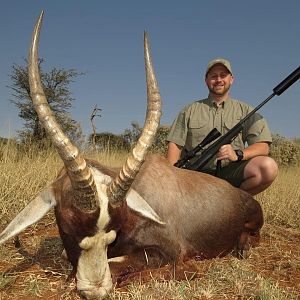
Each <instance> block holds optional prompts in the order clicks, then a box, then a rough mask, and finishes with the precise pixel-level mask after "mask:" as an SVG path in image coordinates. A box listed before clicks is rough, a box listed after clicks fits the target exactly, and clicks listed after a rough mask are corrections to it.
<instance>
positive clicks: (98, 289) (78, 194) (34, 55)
mask: <svg viewBox="0 0 300 300" xmlns="http://www.w3.org/2000/svg"><path fill="white" fill-rule="evenodd" d="M42 19H43V12H42V13H41V14H40V16H39V19H38V21H37V23H36V25H35V28H34V31H33V35H32V42H31V46H30V51H29V59H28V61H29V70H28V72H29V83H30V93H31V99H32V101H33V104H34V108H35V110H36V112H37V114H38V117H39V120H40V122H41V124H42V126H43V127H44V128H45V130H46V131H47V134H48V135H49V137H50V138H51V140H52V142H53V144H54V145H55V147H56V149H57V151H58V153H59V155H60V157H61V159H62V160H63V163H64V169H65V174H66V176H67V177H68V181H69V183H70V187H69V192H71V200H70V201H71V202H72V203H71V205H72V207H75V208H76V211H78V212H79V213H80V214H84V215H87V216H95V217H94V218H95V221H94V223H95V226H94V227H95V230H94V232H93V233H92V234H91V233H89V234H87V235H86V236H83V237H81V238H80V240H78V246H79V247H80V249H81V251H80V255H79V258H78V264H77V273H76V280H77V289H78V290H79V291H80V292H81V294H82V295H83V296H84V297H86V298H87V299H103V298H104V297H105V296H106V295H107V293H108V292H109V291H110V290H111V288H112V279H111V274H110V269H109V265H108V263H109V259H108V258H107V247H108V245H109V244H110V243H112V242H113V241H114V240H115V238H116V234H117V232H116V230H115V229H111V230H110V231H107V225H108V224H109V222H110V219H111V215H112V212H114V211H117V210H118V211H119V210H122V207H123V204H124V202H125V201H127V205H129V206H130V207H131V208H132V209H135V210H137V211H139V212H140V213H142V215H144V216H145V217H146V218H150V219H152V220H154V221H155V222H158V223H162V222H161V221H160V219H159V217H158V216H157V215H156V213H155V212H154V211H153V210H152V209H151V207H149V205H148V204H147V203H146V202H145V201H144V200H143V198H142V197H141V196H139V194H137V192H135V191H134V190H133V189H131V184H132V182H133V181H134V179H135V177H136V175H137V174H138V172H139V169H140V167H141V165H142V164H143V161H144V159H145V156H146V153H147V150H148V148H149V147H150V146H151V144H152V143H153V139H154V136H155V134H156V131H157V128H158V126H159V121H160V116H161V98H160V93H159V89H158V85H157V82H156V78H155V74H154V70H153V66H152V61H151V54H150V47H149V44H148V37H147V33H145V34H144V56H145V69H146V82H147V113H146V119H145V124H144V127H143V132H142V134H141V136H140V138H139V140H138V142H137V144H136V146H135V147H134V148H133V150H132V151H131V153H130V154H129V156H128V158H127V161H126V162H125V164H124V166H123V167H122V168H121V171H120V172H119V174H118V175H117V176H116V177H115V178H112V177H111V176H109V175H107V174H104V173H102V172H101V171H100V170H99V169H96V168H94V167H92V166H91V165H90V164H89V163H88V161H86V160H85V159H84V157H83V156H82V155H81V153H80V151H79V149H78V148H77V147H76V146H75V145H73V144H72V142H71V141H70V140H69V138H68V137H67V136H66V135H65V134H64V132H63V131H62V129H61V127H60V125H59V124H58V123H57V121H56V119H55V117H54V115H53V113H52V112H51V109H50V106H49V104H48V102H47V99H46V97H45V93H44V91H43V86H42V83H41V79H40V74H39V68H38V43H39V35H40V28H41V24H42ZM58 180H59V178H58ZM58 194H59V196H57V195H58ZM62 194H63V191H62V190H60V191H57V187H56V188H55V185H54V184H52V185H50V187H48V188H46V189H45V190H43V191H42V192H41V193H40V194H39V195H38V196H37V197H36V198H35V199H34V200H33V201H32V202H30V203H29V204H28V205H27V206H26V207H25V208H24V209H23V211H22V212H21V213H20V214H19V215H18V216H17V217H16V218H15V219H14V220H13V221H12V222H11V223H10V224H9V225H8V227H7V228H6V229H5V230H4V231H3V232H2V233H1V234H0V243H3V242H5V241H6V240H7V239H9V238H11V237H13V236H14V235H16V234H18V233H19V232H21V231H23V230H24V229H25V228H26V227H28V226H29V225H31V224H33V223H35V222H37V221H38V220H39V219H41V218H42V217H43V216H44V215H45V214H46V212H47V211H49V209H50V208H52V207H54V206H58V205H60V206H61V207H63V206H64V205H65V204H64V202H63V201H64V198H63V196H62ZM68 201H69V200H68ZM57 221H58V220H57Z"/></svg>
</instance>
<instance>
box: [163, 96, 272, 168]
mask: <svg viewBox="0 0 300 300" xmlns="http://www.w3.org/2000/svg"><path fill="white" fill-rule="evenodd" d="M251 110H253V108H252V107H251V106H250V105H248V104H246V103H244V102H241V101H238V100H234V99H231V98H228V99H226V101H224V102H223V103H222V104H221V106H219V107H217V106H216V104H215V103H214V102H213V101H212V99H211V98H207V99H204V100H199V101H195V102H193V103H191V104H189V105H187V106H186V107H184V108H183V109H182V110H181V112H180V113H179V114H178V116H177V118H176V119H175V121H174V122H173V124H172V126H171V129H170V133H169V135H168V138H167V141H170V142H173V143H175V144H177V145H179V146H182V147H183V148H184V151H182V156H183V155H184V154H185V152H186V151H190V150H192V149H193V148H195V147H196V146H197V145H198V144H199V143H200V142H201V141H202V140H203V139H204V138H205V137H206V135H207V134H208V133H209V132H210V131H211V130H212V129H213V128H217V129H218V130H219V131H220V132H221V134H222V135H223V134H225V133H226V132H228V131H229V130H230V129H231V128H232V127H233V126H234V125H235V124H237V123H238V122H239V121H240V120H241V119H243V118H244V117H245V116H246V115H247V114H248V113H249V112H250V111H251ZM257 142H268V143H271V142H272V137H271V132H270V130H269V128H268V125H267V123H266V121H265V119H264V118H263V117H262V116H261V115H260V114H258V113H255V114H254V115H253V116H252V117H251V118H250V119H248V120H247V121H246V123H245V126H244V129H243V130H242V132H241V133H240V134H239V135H238V136H237V137H236V138H235V139H234V140H233V142H232V147H233V149H234V150H236V149H244V148H245V145H252V144H254V143H257ZM195 159H196V158H195ZM214 167H215V166H214V162H213V161H212V162H210V163H209V164H208V165H207V168H209V169H213V168H214Z"/></svg>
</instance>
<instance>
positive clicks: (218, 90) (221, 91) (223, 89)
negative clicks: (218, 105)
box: [208, 84, 231, 96]
mask: <svg viewBox="0 0 300 300" xmlns="http://www.w3.org/2000/svg"><path fill="white" fill-rule="evenodd" d="M230 87H231V85H230V84H228V85H224V86H220V87H219V86H213V87H208V89H209V91H210V93H211V94H214V95H217V96H224V95H225V94H226V93H227V92H228V91H229V89H230Z"/></svg>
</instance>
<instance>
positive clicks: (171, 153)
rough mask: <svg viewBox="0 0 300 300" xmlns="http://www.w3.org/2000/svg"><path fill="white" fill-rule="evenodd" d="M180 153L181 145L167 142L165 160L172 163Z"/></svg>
mask: <svg viewBox="0 0 300 300" xmlns="http://www.w3.org/2000/svg"><path fill="white" fill-rule="evenodd" d="M180 155H181V146H178V145H177V144H175V143H173V142H169V144H168V152H167V160H168V161H169V163H170V164H172V165H174V164H175V163H176V162H177V161H178V159H179V158H180Z"/></svg>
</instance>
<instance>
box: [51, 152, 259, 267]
mask: <svg viewBox="0 0 300 300" xmlns="http://www.w3.org/2000/svg"><path fill="white" fill-rule="evenodd" d="M88 163H89V164H91V165H93V166H94V167H97V168H98V169H99V170H101V171H102V172H103V173H105V174H107V175H110V176H115V174H116V173H115V172H114V170H111V169H108V168H105V167H103V166H102V165H100V164H99V163H97V162H94V161H88ZM54 186H55V192H56V194H57V198H56V199H60V200H59V203H58V205H57V206H56V209H55V213H56V218H57V224H58V227H59V231H60V234H61V237H62V240H63V243H64V246H65V249H66V252H67V255H68V258H69V260H70V261H71V263H72V265H73V267H74V268H75V269H76V266H77V261H78V257H79V255H80V252H81V250H80V248H79V246H78V243H79V242H80V241H81V240H82V238H83V237H85V236H92V235H93V234H95V230H96V221H97V219H98V216H99V211H96V212H95V213H93V214H87V213H83V212H81V211H79V210H78V209H77V208H76V207H74V206H73V205H72V201H71V198H72V189H71V185H70V182H69V179H68V177H67V175H66V174H65V173H64V171H63V172H61V173H60V175H59V179H58V180H57V181H56V182H55V183H54ZM132 188H134V189H135V190H136V191H137V192H138V193H139V194H140V195H141V196H142V197H143V198H144V199H145V200H146V201H147V202H148V204H149V205H150V206H151V207H152V208H153V209H154V211H155V212H156V213H157V214H158V215H159V216H160V218H161V219H162V220H163V221H164V222H166V225H161V224H157V223H155V222H153V221H152V220H149V219H146V218H144V217H143V216H140V215H138V214H137V213H136V212H134V211H132V210H131V209H130V208H128V207H127V205H126V203H125V204H124V205H123V206H122V207H121V208H118V209H112V208H109V214H110V217H111V222H110V224H109V225H108V229H107V230H109V229H116V230H117V231H118V233H117V238H116V240H115V242H114V243H112V244H111V245H110V246H109V249H108V256H109V257H115V256H122V255H128V256H129V257H131V258H134V259H133V261H134V262H135V265H136V267H135V268H133V269H134V270H135V271H136V270H141V269H144V268H145V266H146V265H147V263H148V265H147V266H146V267H159V266H161V265H164V264H167V263H172V262H184V261H186V260H188V259H190V258H192V257H196V258H198V259H208V258H213V257H218V256H224V255H226V254H228V253H229V252H231V251H232V250H233V249H235V248H236V249H238V250H244V249H245V250H247V249H248V248H249V245H251V243H253V244H257V243H258V240H259V230H260V228H261V227H262V225H263V214H262V210H261V207H260V205H259V203H258V202H257V201H256V200H255V199H253V198H252V196H250V195H249V194H247V193H246V192H243V191H242V190H240V189H237V188H234V187H233V186H231V185H230V184H229V183H227V182H225V181H223V180H221V179H218V178H215V177H213V176H210V175H207V174H203V173H199V172H194V171H188V170H183V169H178V168H175V167H173V166H171V165H170V164H169V163H168V162H167V161H166V159H164V158H163V157H161V156H158V155H151V156H148V157H147V159H146V161H145V163H144V164H143V166H142V168H141V170H140V172H139V174H138V176H137V177H136V179H135V181H134V183H133V185H132ZM144 250H146V253H148V254H147V258H148V261H147V262H146V258H145V252H144ZM125 264H126V263H125ZM123 268H125V270H126V267H125V266H124V264H123ZM125 273H126V272H125Z"/></svg>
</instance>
